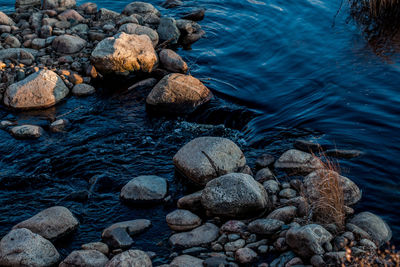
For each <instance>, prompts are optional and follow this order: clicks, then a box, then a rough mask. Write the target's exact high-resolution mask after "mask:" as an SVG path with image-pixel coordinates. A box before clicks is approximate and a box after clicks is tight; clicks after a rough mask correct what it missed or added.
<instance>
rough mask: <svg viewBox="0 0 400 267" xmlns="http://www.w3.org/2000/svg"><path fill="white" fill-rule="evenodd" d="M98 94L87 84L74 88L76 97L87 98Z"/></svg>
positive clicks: (73, 92) (73, 91)
mask: <svg viewBox="0 0 400 267" xmlns="http://www.w3.org/2000/svg"><path fill="white" fill-rule="evenodd" d="M95 92H96V89H95V88H94V87H93V86H91V85H89V84H85V83H81V84H77V85H75V86H74V87H73V88H72V94H74V95H76V96H87V95H91V94H94V93H95Z"/></svg>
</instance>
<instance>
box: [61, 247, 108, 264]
mask: <svg viewBox="0 0 400 267" xmlns="http://www.w3.org/2000/svg"><path fill="white" fill-rule="evenodd" d="M107 262H108V258H107V257H106V256H105V255H104V254H103V253H101V252H99V251H97V250H75V251H73V252H72V253H71V254H69V255H68V256H67V257H66V258H65V259H64V260H63V261H62V262H61V263H60V265H59V267H75V266H85V267H104V266H106V264H107Z"/></svg>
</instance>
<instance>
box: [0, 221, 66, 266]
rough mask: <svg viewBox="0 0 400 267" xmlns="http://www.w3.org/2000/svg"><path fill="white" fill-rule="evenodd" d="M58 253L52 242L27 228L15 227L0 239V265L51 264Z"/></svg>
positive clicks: (54, 262) (57, 256)
mask: <svg viewBox="0 0 400 267" xmlns="http://www.w3.org/2000/svg"><path fill="white" fill-rule="evenodd" d="M59 258H60V255H59V254H58V252H57V250H56V248H55V247H54V246H53V244H52V243H51V242H50V241H48V240H46V239H44V238H43V237H41V236H40V235H38V234H35V233H32V232H31V231H30V230H28V229H24V228H22V229H15V230H12V231H11V232H9V233H8V234H7V235H6V236H4V237H3V238H2V239H1V241H0V265H1V266H53V265H54V264H56V263H57V262H58V260H59Z"/></svg>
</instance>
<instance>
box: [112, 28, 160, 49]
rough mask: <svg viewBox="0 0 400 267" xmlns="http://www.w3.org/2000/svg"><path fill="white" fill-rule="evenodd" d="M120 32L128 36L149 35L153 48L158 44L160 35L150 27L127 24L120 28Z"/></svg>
mask: <svg viewBox="0 0 400 267" xmlns="http://www.w3.org/2000/svg"><path fill="white" fill-rule="evenodd" d="M119 31H120V32H124V33H127V34H136V35H147V36H148V37H149V38H150V40H151V42H152V43H153V47H156V46H157V44H158V33H157V32H156V31H155V30H153V29H151V28H149V27H146V26H141V25H138V24H135V23H126V24H123V25H122V26H121V27H120V28H119Z"/></svg>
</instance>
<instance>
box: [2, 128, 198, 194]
mask: <svg viewBox="0 0 400 267" xmlns="http://www.w3.org/2000/svg"><path fill="white" fill-rule="evenodd" d="M15 125H17V123H15V122H12V121H0V129H1V130H6V129H7V128H8V127H10V126H15ZM199 201H200V199H199Z"/></svg>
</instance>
